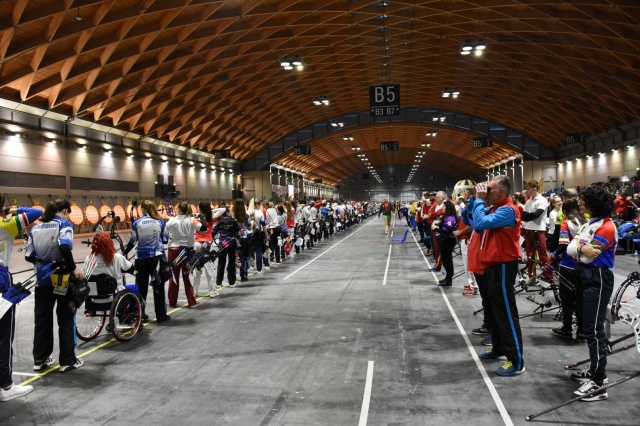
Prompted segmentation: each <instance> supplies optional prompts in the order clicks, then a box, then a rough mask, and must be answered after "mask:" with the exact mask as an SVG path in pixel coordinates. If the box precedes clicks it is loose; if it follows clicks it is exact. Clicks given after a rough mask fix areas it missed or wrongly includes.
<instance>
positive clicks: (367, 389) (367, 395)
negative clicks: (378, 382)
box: [358, 361, 373, 426]
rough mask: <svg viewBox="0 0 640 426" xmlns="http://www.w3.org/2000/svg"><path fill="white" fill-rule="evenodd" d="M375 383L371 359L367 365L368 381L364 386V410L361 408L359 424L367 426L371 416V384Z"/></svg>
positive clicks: (359, 425)
mask: <svg viewBox="0 0 640 426" xmlns="http://www.w3.org/2000/svg"><path fill="white" fill-rule="evenodd" d="M372 383H373V361H369V365H368V366H367V382H366V384H365V386H364V397H363V398H362V410H360V422H359V423H358V426H365V425H366V424H367V418H368V417H369V401H370V400H371V385H372Z"/></svg>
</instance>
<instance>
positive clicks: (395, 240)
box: [391, 228, 409, 243]
mask: <svg viewBox="0 0 640 426" xmlns="http://www.w3.org/2000/svg"><path fill="white" fill-rule="evenodd" d="M408 233H409V228H407V229H405V230H404V235H403V236H402V238H396V237H394V238H392V239H391V241H393V242H396V243H404V242H405V241H407V234H408Z"/></svg>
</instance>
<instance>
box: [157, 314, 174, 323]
mask: <svg viewBox="0 0 640 426" xmlns="http://www.w3.org/2000/svg"><path fill="white" fill-rule="evenodd" d="M170 319H171V316H170V315H165V316H164V317H162V318H157V319H156V322H157V323H158V324H162V323H163V322H167V321H169V320H170Z"/></svg>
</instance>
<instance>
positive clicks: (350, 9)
mask: <svg viewBox="0 0 640 426" xmlns="http://www.w3.org/2000/svg"><path fill="white" fill-rule="evenodd" d="M639 21H640V2H637V1H631V0H626V1H625V0H606V1H596V0H593V1H589V2H551V1H549V2H533V1H528V0H441V1H434V0H425V1H421V0H413V1H393V0H389V1H385V0H376V1H373V0H366V1H365V0H317V1H306V0H227V1H204V0H106V1H104V0H77V1H75V0H3V1H1V2H0V97H3V98H6V99H10V100H12V101H18V102H23V103H25V104H29V105H33V106H37V107H40V108H44V109H50V110H53V111H56V112H60V113H63V114H67V115H69V116H76V117H82V118H83V119H85V120H90V121H96V122H99V123H101V124H105V125H108V126H115V127H117V128H121V129H124V130H129V131H133V132H138V133H140V134H145V135H150V136H154V137H157V138H159V139H164V140H168V141H172V142H174V143H179V144H183V145H187V146H190V147H194V148H197V149H201V150H204V151H211V150H213V149H231V151H232V154H233V156H234V157H236V158H238V159H240V160H245V159H248V158H250V157H251V156H253V155H255V154H256V153H257V152H259V151H261V150H263V149H265V148H266V147H268V146H269V145H270V144H271V143H272V142H273V141H275V140H277V139H279V138H281V137H283V135H286V134H289V133H291V132H292V131H294V130H296V129H300V128H304V127H305V126H308V125H309V124H310V123H315V122H318V121H320V120H326V119H327V118H329V117H336V116H339V115H341V114H346V113H348V112H351V111H362V110H366V109H368V106H369V99H368V87H369V86H371V85H375V84H380V83H381V82H384V83H393V84H400V86H401V92H402V95H401V101H402V106H424V107H430V108H442V109H447V110H452V111H459V112H461V113H466V114H473V115H475V116H479V117H484V118H486V119H488V120H492V121H495V122H499V123H502V124H504V125H505V126H508V127H511V128H513V129H516V130H517V131H519V132H521V133H522V134H525V135H527V136H529V137H531V138H533V139H534V140H536V141H538V142H539V143H541V144H543V145H544V146H546V147H548V148H554V147H558V146H559V145H561V144H562V143H563V141H564V134H565V133H566V132H570V131H581V132H586V133H596V132H599V131H601V130H603V129H607V128H610V127H614V126H618V125H620V124H622V123H626V122H629V121H631V120H633V119H637V117H640V100H639V98H638V93H640V71H639V70H640V49H639V48H638V45H639V44H640V22H639ZM467 39H483V40H485V41H486V42H487V44H488V46H487V49H486V52H485V54H484V55H483V56H482V57H475V56H473V55H470V56H462V55H460V54H459V50H460V46H461V43H462V42H463V41H465V40H467ZM294 54H296V55H299V56H300V57H301V58H303V60H304V61H305V62H306V64H307V66H306V68H305V70H304V71H302V72H288V71H284V70H283V69H282V68H281V67H280V65H279V60H280V59H281V58H283V57H285V56H288V55H294ZM446 87H457V88H459V89H460V92H461V94H460V97H459V98H458V99H456V100H453V99H443V98H442V97H441V91H442V90H443V89H444V88H446ZM316 96H328V97H330V98H331V99H332V104H331V106H329V107H315V106H313V105H312V103H311V100H312V98H314V97H316ZM400 127H402V126H400ZM407 127H410V126H407ZM402 131H405V130H404V129H403V130H402ZM406 131H407V132H408V131H409V130H406ZM352 133H355V132H352ZM375 137H377V135H376V133H375V132H372V133H367V134H364V135H363V139H365V140H373V139H374V138H375ZM410 140H411V139H410ZM449 142H450V143H451V147H450V149H449V150H448V152H443V153H442V154H439V155H441V157H439V158H438V159H437V161H435V162H436V163H438V164H452V163H455V164H457V165H458V166H459V167H461V172H462V173H464V172H470V171H471V170H473V169H474V167H476V166H478V165H482V163H481V162H479V163H477V162H476V163H475V165H474V164H473V163H474V162H475V160H471V157H469V156H468V155H467V156H465V155H464V154H460V153H461V152H463V151H464V150H460V149H458V148H459V144H460V142H459V141H458V140H457V139H456V138H455V137H454V136H450V141H449ZM411 143H413V142H411ZM367 146H369V142H367ZM371 149H373V148H371ZM322 155H323V156H325V157H328V156H329V155H330V153H323V154H322ZM450 156H454V157H457V158H453V159H449V157H450ZM297 161H300V160H297ZM332 161H333V163H334V164H333V165H335V166H336V167H337V168H338V169H339V170H345V171H346V170H347V169H349V168H351V167H353V166H354V165H353V164H352V163H351V161H352V160H351V159H350V157H349V156H344V157H339V158H334V159H333V160H332ZM378 161H396V162H398V163H404V164H409V163H411V162H412V161H413V157H412V156H409V155H406V156H403V157H402V158H382V157H380V158H378ZM318 165H319V163H318V162H317V161H316V160H313V161H310V165H309V167H310V168H309V169H306V170H302V171H305V172H308V173H310V174H312V173H315V171H314V170H313V169H312V168H313V167H318ZM441 167H443V166H441ZM317 175H318V176H321V172H320V171H317ZM345 176H347V175H345ZM342 177H344V176H342Z"/></svg>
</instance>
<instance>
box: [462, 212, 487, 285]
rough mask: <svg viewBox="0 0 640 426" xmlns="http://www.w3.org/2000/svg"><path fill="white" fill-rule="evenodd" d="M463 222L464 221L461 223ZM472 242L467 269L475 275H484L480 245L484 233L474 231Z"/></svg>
mask: <svg viewBox="0 0 640 426" xmlns="http://www.w3.org/2000/svg"><path fill="white" fill-rule="evenodd" d="M460 222H462V221H460ZM471 234H472V235H473V236H472V237H471V242H470V243H469V247H467V269H468V270H469V271H471V272H473V273H474V274H478V275H484V268H485V267H484V265H483V264H482V262H480V244H482V234H483V232H476V231H473V232H472V233H471Z"/></svg>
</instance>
